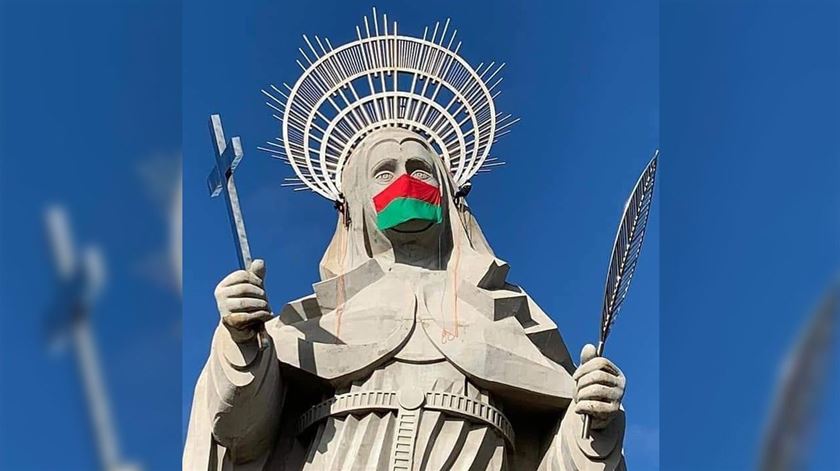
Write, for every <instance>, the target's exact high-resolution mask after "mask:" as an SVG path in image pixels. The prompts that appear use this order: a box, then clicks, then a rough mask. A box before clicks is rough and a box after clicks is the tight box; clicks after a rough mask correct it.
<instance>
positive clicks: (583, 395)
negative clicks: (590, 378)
mask: <svg viewBox="0 0 840 471" xmlns="http://www.w3.org/2000/svg"><path fill="white" fill-rule="evenodd" d="M622 396H624V390H623V389H621V388H618V387H614V386H604V385H601V384H590V385H589V386H586V387H585V388H580V389H578V392H577V398H578V401H590V400H592V401H607V402H615V401H618V400H620V399H621V398H622Z"/></svg>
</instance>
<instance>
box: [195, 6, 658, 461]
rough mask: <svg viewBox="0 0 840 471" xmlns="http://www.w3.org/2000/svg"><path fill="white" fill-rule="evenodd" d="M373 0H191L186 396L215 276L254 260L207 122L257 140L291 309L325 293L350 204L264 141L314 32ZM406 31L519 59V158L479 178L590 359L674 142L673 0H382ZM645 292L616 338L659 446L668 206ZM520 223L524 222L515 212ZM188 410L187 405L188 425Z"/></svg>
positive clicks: (481, 193) (347, 34) (250, 211)
mask: <svg viewBox="0 0 840 471" xmlns="http://www.w3.org/2000/svg"><path fill="white" fill-rule="evenodd" d="M370 6H371V5H370V4H369V3H364V2H337V1H333V2H321V3H319V4H318V11H330V12H331V14H330V15H319V14H317V12H315V11H313V10H312V7H311V6H307V5H304V4H303V3H302V2H301V3H298V4H293V3H284V4H283V5H282V6H281V5H280V4H279V3H277V2H239V3H236V4H234V3H230V2H224V3H221V2H204V1H202V2H188V3H187V4H186V5H185V9H184V30H183V38H184V44H183V50H184V54H183V63H184V84H185V87H184V107H183V144H184V182H185V187H184V224H185V229H184V240H185V243H184V251H185V252H184V253H185V260H184V269H185V283H184V289H185V292H184V332H185V335H184V339H183V342H184V343H183V349H184V356H183V371H184V376H183V378H184V383H183V394H184V404H185V405H186V404H189V402H190V401H191V395H192V389H193V386H194V384H195V380H196V377H197V375H198V373H199V371H200V369H201V366H202V365H203V362H204V361H205V359H206V356H207V350H208V347H209V342H210V338H211V335H212V330H213V328H214V327H215V325H216V323H217V322H218V314H217V313H216V310H215V304H214V301H213V297H212V290H213V287H214V286H215V284H216V283H217V282H218V280H219V279H221V277H223V276H224V275H225V274H226V273H227V272H229V271H230V270H232V269H235V268H236V258H235V252H234V248H233V242H232V239H231V234H230V230H229V228H228V225H227V222H226V217H227V216H226V213H225V208H224V203H223V201H222V200H211V199H209V198H208V196H207V193H206V190H205V185H204V180H205V178H206V176H207V174H208V172H209V171H210V168H211V166H212V164H213V158H212V154H211V147H210V141H209V139H210V138H209V134H208V131H207V119H208V116H209V115H210V114H211V113H216V112H218V113H221V115H222V120H223V123H224V126H225V130H226V132H227V133H228V134H229V135H236V134H238V135H240V136H241V137H242V140H243V144H244V147H245V159H244V160H243V163H242V164H241V165H240V167H239V170H238V173H237V182H238V185H239V192H240V201H241V204H242V208H243V211H244V215H245V222H246V225H247V229H248V232H249V235H250V242H251V250H252V253H253V254H254V256H258V257H262V258H265V259H266V262H267V268H268V278H267V285H268V294H269V298H270V300H271V302H272V305H273V306H274V308H275V310H277V309H279V308H280V307H282V304H283V303H284V302H286V301H288V300H291V299H294V298H297V297H299V296H302V295H304V294H308V293H310V292H311V284H312V283H313V282H314V281H316V280H317V265H318V261H319V260H320V257H321V256H322V254H323V251H324V249H325V247H326V244H327V241H328V239H329V237H330V236H331V235H332V230H333V227H334V224H335V212H334V210H333V209H332V205H331V204H330V203H329V202H328V201H327V200H324V199H322V198H320V197H318V196H316V195H314V194H309V193H293V192H291V191H290V190H288V189H286V188H281V187H280V186H279V184H280V182H281V180H282V178H283V177H284V176H289V175H290V173H289V172H290V169H289V168H288V167H285V166H284V165H282V164H281V163H280V162H279V161H275V160H271V159H270V158H268V157H267V156H266V155H264V154H262V153H260V152H258V151H257V150H256V147H257V146H258V145H261V144H262V143H263V142H264V141H266V140H268V139H271V138H273V137H275V136H276V135H277V133H278V130H279V125H278V123H277V122H276V121H275V120H274V119H273V118H272V117H271V113H270V112H269V109H268V108H267V107H266V106H265V105H264V104H263V103H264V99H263V97H262V96H261V94H260V89H261V88H263V87H266V86H267V85H268V84H270V83H275V84H278V85H280V84H281V83H282V82H283V81H288V82H290V83H293V82H294V81H295V80H296V79H297V77H298V76H299V73H300V69H299V68H298V66H297V65H296V64H295V62H294V61H295V59H296V58H297V57H298V53H297V48H298V47H301V46H305V43H304V42H303V39H302V38H301V35H302V34H304V33H306V34H310V35H312V34H318V35H321V36H322V37H323V36H326V37H328V38H329V39H330V41H331V42H332V43H333V44H339V43H341V42H344V41H348V40H351V39H352V38H353V37H354V36H355V26H356V25H357V24H360V22H361V21H362V18H363V16H364V15H366V14H369V13H370ZM376 6H377V8H378V9H379V10H380V11H382V12H385V13H387V14H388V17H389V18H393V19H395V20H396V21H398V22H399V23H400V31H401V32H403V33H405V34H421V35H422V31H423V27H424V26H425V25H430V24H431V25H433V24H434V21H436V20H445V19H446V18H447V17H450V18H452V26H454V27H456V28H458V37H459V39H461V40H463V46H462V49H461V51H462V54H463V56H464V57H465V58H466V59H467V60H468V61H469V62H470V63H472V64H473V65H478V63H479V62H482V61H489V60H496V61H504V62H507V63H508V65H507V67H506V70H505V71H504V77H505V79H504V81H503V82H502V86H501V89H502V94H501V96H500V97H499V98H498V100H497V107H498V109H501V110H504V111H506V112H511V113H514V114H515V115H517V116H520V117H522V122H521V123H519V124H518V125H516V126H515V128H514V131H513V132H512V133H511V134H509V135H507V136H505V137H504V138H503V139H502V140H501V141H500V142H499V144H498V145H497V146H496V147H495V148H494V153H496V154H498V155H499V156H501V157H502V158H504V160H506V161H508V165H507V166H506V167H504V168H502V169H501V170H499V171H497V172H495V173H491V174H487V175H481V176H479V177H477V178H475V180H474V183H475V187H474V189H473V192H472V193H471V195H470V203H471V205H472V207H473V209H474V210H475V212H476V214H477V216H478V219H479V222H480V224H481V225H482V228H483V229H484V232H485V234H486V235H487V237H488V238H489V240H490V243H491V244H492V246H493V248H494V249H495V251H496V253H497V255H499V256H500V257H501V258H503V259H505V260H507V261H508V262H509V263H510V264H511V267H512V269H511V276H510V278H511V280H513V282H515V283H518V284H521V285H522V286H523V287H525V289H526V290H528V292H529V293H530V294H531V295H532V296H533V297H534V298H535V299H536V301H537V302H538V303H539V304H540V305H541V307H542V308H543V309H544V310H545V311H546V312H548V313H549V314H550V315H551V316H552V317H553V318H554V319H555V320H556V322H557V324H558V325H559V327H560V330H561V332H562V333H563V335H564V338H565V340H566V342H567V344H568V345H569V347H570V349H571V350H572V355H573V356H574V357H575V358H577V356H578V355H579V352H580V348H581V347H582V346H583V344H584V343H586V342H593V341H596V340H597V331H598V320H599V314H600V313H599V308H600V303H601V300H602V297H603V293H602V290H603V283H604V276H605V271H606V268H607V263H608V259H609V255H610V253H609V252H610V248H611V244H612V242H613V238H614V236H615V228H616V225H617V223H618V219H619V217H620V214H621V210H622V208H623V205H624V200H625V199H626V197H627V194H628V193H629V191H630V189H631V188H632V186H633V184H634V183H635V180H636V178H637V177H638V174H639V173H640V172H641V170H642V168H643V167H644V165H645V163H646V162H647V160H648V159H649V157H650V155H651V153H652V152H653V150H654V149H655V148H656V146H657V144H658V123H659V120H658V118H659V115H658V113H659V104H658V94H659V87H658V68H657V67H658V66H657V61H658V37H657V28H658V6H657V4H656V3H655V2H642V3H634V4H633V5H630V4H628V3H626V2H609V3H608V4H597V5H596V4H594V3H591V2H576V3H574V4H570V3H558V2H545V3H542V4H538V3H531V4H529V5H528V6H525V5H514V4H511V3H501V2H485V3H482V5H481V6H480V7H477V6H476V5H475V4H469V3H467V2H442V1H440V2H436V1H433V2H413V3H408V2H379V3H377V4H376ZM654 208H655V209H654V214H653V217H652V220H651V224H650V234H649V238H648V239H647V241H646V249H645V253H643V254H642V260H641V262H640V267H639V270H638V272H637V274H636V278H635V281H634V287H633V288H632V292H631V293H630V299H629V301H628V302H627V304H626V305H625V308H624V310H623V311H622V318H620V320H619V322H618V324H617V325H616V326H615V329H614V332H613V336H612V337H611V339H610V343H609V344H608V345H609V346H608V348H607V352H608V355H609V356H610V357H611V358H613V359H614V360H615V361H616V362H617V363H618V364H619V365H620V366H621V368H622V369H623V370H624V371H625V373H626V374H627V376H628V378H629V383H630V386H629V389H628V392H627V397H626V400H625V405H626V408H627V411H628V413H629V426H628V437H627V442H626V453H627V459H628V462H629V464H630V465H631V466H633V467H634V468H636V469H655V468H656V463H657V459H658V423H659V416H658V413H659V408H658V401H659V395H658V392H659V382H658V371H659V359H658V341H657V339H658V325H659V317H658V281H659V280H658V277H659V276H658V266H659V256H658V245H659V215H658V211H659V209H658V202H657V204H656V205H655V206H654ZM514 215H515V218H514V219H512V216H514ZM187 416H188V409H187V408H186V407H185V409H184V412H183V417H184V420H185V421H186V420H187Z"/></svg>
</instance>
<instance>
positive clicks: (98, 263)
mask: <svg viewBox="0 0 840 471" xmlns="http://www.w3.org/2000/svg"><path fill="white" fill-rule="evenodd" d="M45 216H46V221H45V222H46V230H47V237H48V239H49V243H50V246H51V249H52V255H53V259H54V261H55V268H56V272H57V273H58V276H57V279H58V284H59V290H58V296H57V299H56V302H55V303H54V305H53V306H54V313H53V315H54V316H57V317H55V318H53V319H51V320H52V321H53V322H54V323H55V324H56V325H54V326H51V327H52V328H53V329H54V330H55V332H53V333H54V334H58V335H60V336H61V337H65V336H66V337H69V338H71V339H72V342H73V346H74V347H75V351H76V355H77V359H78V362H79V370H80V372H81V375H82V382H83V384H84V389H85V396H86V398H87V402H88V410H89V413H90V419H91V422H93V430H94V434H95V437H96V446H97V452H98V454H99V460H100V462H101V463H102V468H103V469H105V470H106V471H125V470H137V469H139V468H137V466H136V465H134V464H130V463H127V462H124V461H122V459H121V457H120V452H119V446H118V443H117V436H116V433H115V430H114V424H113V420H112V417H111V410H110V407H109V401H108V395H107V393H106V391H105V383H104V381H103V379H102V371H101V368H100V364H99V356H98V353H97V350H96V344H95V343H94V340H93V334H92V332H91V328H90V321H89V315H90V311H91V310H92V307H93V304H94V301H95V298H96V297H97V295H98V294H99V291H100V290H101V287H102V285H103V281H104V270H103V264H102V259H101V257H100V256H99V252H98V251H97V250H95V249H94V248H93V247H88V249H86V250H85V252H84V253H83V254H82V255H83V256H82V258H81V259H80V260H77V255H76V251H75V248H74V246H73V242H72V238H71V235H70V226H69V224H68V222H67V216H66V214H65V212H64V210H63V209H62V208H61V207H58V206H54V207H51V208H49V209H47V211H46V215H45ZM59 332H60V333H59Z"/></svg>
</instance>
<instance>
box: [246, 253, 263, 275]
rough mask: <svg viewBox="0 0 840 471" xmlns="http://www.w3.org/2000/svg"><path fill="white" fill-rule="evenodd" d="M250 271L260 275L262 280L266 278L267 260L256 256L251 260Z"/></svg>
mask: <svg viewBox="0 0 840 471" xmlns="http://www.w3.org/2000/svg"><path fill="white" fill-rule="evenodd" d="M248 271H249V272H251V273H253V274H255V275H257V276H258V277H260V279H261V280H265V260H263V259H261V258H256V259H254V260H253V261H252V262H251V266H249V267H248Z"/></svg>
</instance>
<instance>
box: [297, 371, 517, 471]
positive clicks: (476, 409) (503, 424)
mask: <svg viewBox="0 0 840 471" xmlns="http://www.w3.org/2000/svg"><path fill="white" fill-rule="evenodd" d="M383 410H385V411H397V424H396V427H395V431H394V433H395V437H394V445H393V447H392V449H391V466H390V468H391V469H393V470H403V469H411V466H412V463H413V458H414V439H415V438H416V436H417V425H418V424H419V422H420V411H421V410H433V411H441V412H446V413H447V414H450V415H455V416H458V417H462V418H465V419H467V420H471V421H474V422H479V423H484V424H487V425H489V426H491V427H493V428H494V429H495V430H496V431H497V432H499V433H500V434H501V435H502V437H504V439H505V440H506V441H507V443H508V444H509V445H510V446H511V448H513V443H514V434H513V427H511V425H510V422H509V421H508V419H507V417H505V416H504V414H502V412H501V411H500V410H499V409H496V408H495V407H493V406H491V405H490V404H487V403H485V402H482V401H479V400H477V399H472V398H470V397H467V396H463V395H460V394H451V393H447V392H439V391H432V392H426V393H424V392H422V391H420V390H418V389H414V388H404V389H401V390H400V391H397V392H395V391H357V392H351V393H346V394H339V395H337V396H335V397H333V398H332V399H328V400H326V401H324V402H321V403H320V404H316V405H314V406H312V407H311V408H310V409H309V410H307V411H306V412H305V413H304V414H303V415H302V416H301V417H300V419H298V423H297V431H298V433H301V432H303V431H305V430H306V429H308V428H309V427H311V426H312V425H315V424H317V423H318V422H320V421H322V420H324V419H326V418H327V417H333V416H344V415H348V414H354V413H361V412H374V411H383Z"/></svg>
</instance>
